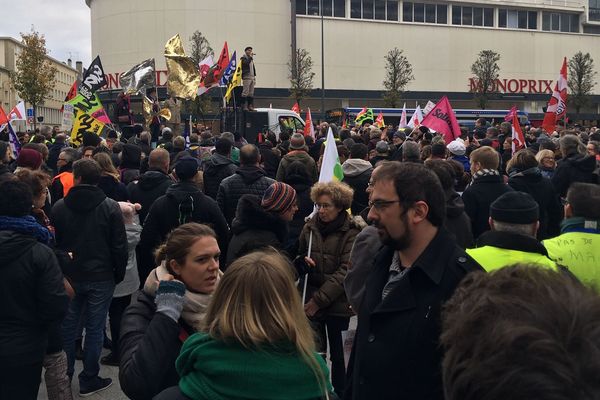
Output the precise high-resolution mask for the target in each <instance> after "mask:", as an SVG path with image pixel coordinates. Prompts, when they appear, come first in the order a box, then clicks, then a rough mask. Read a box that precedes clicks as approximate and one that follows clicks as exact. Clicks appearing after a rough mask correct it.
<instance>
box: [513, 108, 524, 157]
mask: <svg viewBox="0 0 600 400" xmlns="http://www.w3.org/2000/svg"><path fill="white" fill-rule="evenodd" d="M525 147H527V144H526V143H525V136H523V131H522V130H521V125H520V124H519V117H517V110H516V109H515V113H514V114H513V117H512V152H513V154H514V153H515V152H517V151H518V150H521V149H523V148H525Z"/></svg>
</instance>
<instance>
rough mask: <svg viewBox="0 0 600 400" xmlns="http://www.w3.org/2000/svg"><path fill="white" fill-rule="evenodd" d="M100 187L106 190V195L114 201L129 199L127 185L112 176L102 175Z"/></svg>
mask: <svg viewBox="0 0 600 400" xmlns="http://www.w3.org/2000/svg"><path fill="white" fill-rule="evenodd" d="M98 187H99V188H100V189H101V190H102V191H103V192H104V194H105V195H106V197H108V198H110V199H113V200H114V201H127V200H128V199H129V193H128V192H127V186H125V185H124V184H123V183H122V182H119V181H118V180H116V179H115V178H113V177H112V176H108V175H106V176H101V177H100V182H98Z"/></svg>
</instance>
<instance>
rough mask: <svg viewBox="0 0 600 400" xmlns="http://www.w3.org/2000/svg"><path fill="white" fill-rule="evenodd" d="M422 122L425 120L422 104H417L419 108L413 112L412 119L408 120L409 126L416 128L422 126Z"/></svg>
mask: <svg viewBox="0 0 600 400" xmlns="http://www.w3.org/2000/svg"><path fill="white" fill-rule="evenodd" d="M421 122H423V112H422V111H421V106H417V109H416V110H415V112H414V113H413V115H412V117H410V121H409V122H408V127H409V128H413V129H414V128H415V127H417V128H418V127H419V126H421Z"/></svg>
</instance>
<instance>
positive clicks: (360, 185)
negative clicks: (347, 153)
mask: <svg viewBox="0 0 600 400" xmlns="http://www.w3.org/2000/svg"><path fill="white" fill-rule="evenodd" d="M342 168H343V170H344V179H343V180H342V182H344V183H346V184H348V186H350V187H351V188H352V189H354V195H353V197H352V206H351V210H352V215H358V214H360V212H361V211H362V210H364V209H365V208H367V207H368V205H369V195H368V194H367V187H368V186H369V180H370V179H371V173H372V172H373V167H372V166H371V163H369V162H368V161H364V162H363V160H354V159H349V160H346V162H345V163H344V165H342Z"/></svg>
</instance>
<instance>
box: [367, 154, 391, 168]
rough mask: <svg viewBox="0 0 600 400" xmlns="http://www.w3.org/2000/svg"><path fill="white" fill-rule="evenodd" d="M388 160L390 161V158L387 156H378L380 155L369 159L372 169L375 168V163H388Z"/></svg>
mask: <svg viewBox="0 0 600 400" xmlns="http://www.w3.org/2000/svg"><path fill="white" fill-rule="evenodd" d="M389 159H390V157H389V156H387V155H384V156H380V155H379V154H378V155H376V156H375V157H373V158H371V160H370V162H371V165H372V166H373V168H375V167H376V166H377V163H378V162H379V161H388V160H389Z"/></svg>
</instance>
